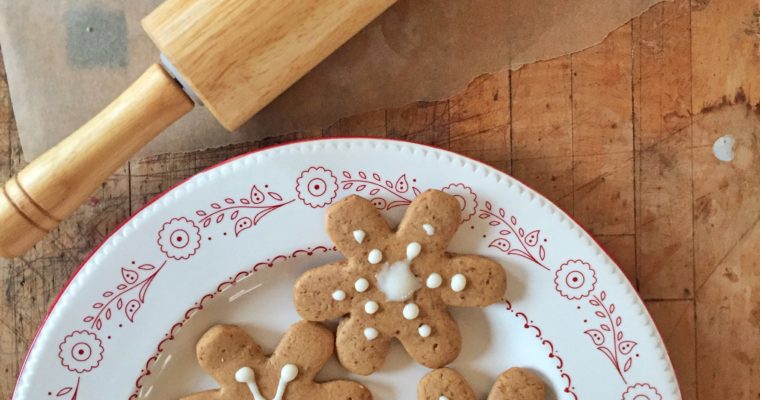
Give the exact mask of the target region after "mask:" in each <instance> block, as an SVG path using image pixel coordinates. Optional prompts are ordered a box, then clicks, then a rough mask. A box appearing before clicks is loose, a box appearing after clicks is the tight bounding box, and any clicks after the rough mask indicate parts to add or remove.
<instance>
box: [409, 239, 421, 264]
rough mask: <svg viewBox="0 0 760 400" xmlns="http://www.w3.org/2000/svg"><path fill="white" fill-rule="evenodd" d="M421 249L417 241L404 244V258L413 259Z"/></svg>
mask: <svg viewBox="0 0 760 400" xmlns="http://www.w3.org/2000/svg"><path fill="white" fill-rule="evenodd" d="M421 251H422V246H420V244H419V243H417V242H412V243H409V244H408V245H407V246H406V259H407V260H409V261H412V260H414V259H415V258H417V256H418V255H420V252H421Z"/></svg>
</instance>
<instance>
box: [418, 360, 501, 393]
mask: <svg viewBox="0 0 760 400" xmlns="http://www.w3.org/2000/svg"><path fill="white" fill-rule="evenodd" d="M441 396H446V397H447V398H449V399H456V400H475V392H474V391H473V390H472V388H471V387H470V384H469V383H467V381H466V380H465V379H464V377H463V376H462V375H461V374H460V373H459V372H457V371H456V370H453V369H451V368H440V369H436V370H433V371H430V372H428V373H427V375H425V376H423V377H422V380H420V383H419V385H418V386H417V400H439V399H440V398H441ZM489 400H490V399H489Z"/></svg>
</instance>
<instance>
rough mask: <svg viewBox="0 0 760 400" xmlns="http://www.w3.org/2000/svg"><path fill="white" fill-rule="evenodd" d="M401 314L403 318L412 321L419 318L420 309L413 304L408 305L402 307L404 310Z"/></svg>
mask: <svg viewBox="0 0 760 400" xmlns="http://www.w3.org/2000/svg"><path fill="white" fill-rule="evenodd" d="M401 313H402V314H404V318H406V319H408V320H413V319H415V318H417V317H419V316H420V307H419V306H417V305H416V304H414V303H409V304H407V305H405V306H404V310H403V311H402V312H401Z"/></svg>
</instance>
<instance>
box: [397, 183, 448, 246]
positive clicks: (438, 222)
mask: <svg viewBox="0 0 760 400" xmlns="http://www.w3.org/2000/svg"><path fill="white" fill-rule="evenodd" d="M461 218H462V213H461V209H460V206H459V202H458V201H457V199H456V198H454V197H453V196H450V195H448V194H446V193H443V192H441V191H438V190H427V191H425V192H424V193H422V194H420V195H419V197H417V198H416V199H415V200H414V201H413V202H412V204H411V205H410V206H409V209H408V210H407V211H406V214H404V219H403V220H402V221H401V224H400V225H399V227H398V233H397V237H398V238H399V239H401V240H402V241H407V242H417V243H420V244H421V245H422V247H424V248H426V249H427V250H428V251H431V252H443V251H446V247H448V245H449V241H451V238H452V237H453V236H454V233H456V231H457V228H459V223H460V222H461V221H460V220H461Z"/></svg>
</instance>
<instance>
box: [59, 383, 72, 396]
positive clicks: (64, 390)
mask: <svg viewBox="0 0 760 400" xmlns="http://www.w3.org/2000/svg"><path fill="white" fill-rule="evenodd" d="M71 390H72V389H71V386H66V387H65V388H63V389H61V390H59V391H58V393H56V394H55V395H56V396H58V397H61V396H65V395H67V394H69V392H71Z"/></svg>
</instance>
